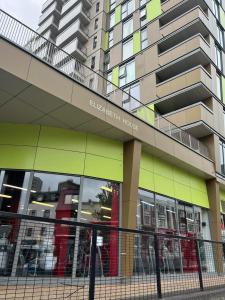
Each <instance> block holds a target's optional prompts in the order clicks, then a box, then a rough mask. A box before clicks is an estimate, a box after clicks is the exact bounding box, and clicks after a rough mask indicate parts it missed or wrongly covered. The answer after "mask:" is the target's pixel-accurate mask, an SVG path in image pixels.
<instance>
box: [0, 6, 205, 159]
mask: <svg viewBox="0 0 225 300" xmlns="http://www.w3.org/2000/svg"><path fill="white" fill-rule="evenodd" d="M0 35H1V36H2V37H3V38H5V39H7V40H9V41H10V42H12V43H14V44H15V45H17V46H18V47H20V48H22V49H23V50H26V51H27V52H29V53H32V55H35V56H36V57H37V58H39V59H41V60H42V61H44V62H46V63H48V64H49V65H50V66H52V67H54V68H55V69H57V70H59V71H61V72H62V73H63V74H65V75H67V76H69V77H70V78H72V79H74V80H76V81H79V82H81V83H82V84H83V85H85V86H87V87H88V88H90V89H92V90H93V91H95V92H96V93H98V94H100V95H101V96H103V97H105V98H107V100H108V101H111V102H113V103H116V105H119V106H120V107H121V108H122V109H123V110H126V111H128V112H129V113H130V114H132V115H134V116H135V117H137V118H139V119H141V120H142V121H144V122H145V123H147V124H149V125H150V126H152V127H154V128H157V129H158V130H160V131H161V132H163V133H165V134H166V135H168V136H170V137H171V138H173V139H174V140H177V141H179V142H180V143H182V144H184V145H185V146H187V147H189V148H190V149H192V150H193V151H195V152H197V153H200V154H201V155H203V156H205V157H207V158H209V152H208V149H207V147H206V146H205V145H204V144H203V143H202V142H200V141H199V140H197V139H196V138H194V137H193V136H191V135H190V134H188V133H187V132H185V131H184V130H182V129H181V128H179V127H177V126H176V125H174V124H173V123H171V122H170V121H168V120H167V119H166V118H164V117H163V116H161V115H160V114H158V113H157V112H155V111H154V110H152V109H151V108H150V107H148V105H147V104H143V103H142V102H141V101H139V100H137V99H135V98H134V97H132V96H131V95H129V94H128V93H127V92H125V91H123V90H122V89H120V88H118V86H116V85H114V84H113V83H112V82H110V81H108V80H106V79H105V78H104V77H103V76H101V75H100V74H98V73H96V72H94V71H93V70H92V69H90V68H88V67H87V66H85V65H84V64H82V63H81V62H79V61H78V60H77V59H76V58H74V57H73V56H71V55H69V54H68V53H66V52H65V51H63V50H62V49H60V48H59V47H57V46H56V45H55V44H53V43H51V42H50V41H47V40H46V39H45V38H44V37H41V36H40V35H39V34H38V33H37V32H35V31H33V30H32V29H30V28H29V27H27V26H26V25H24V24H23V23H21V22H20V21H18V20H16V19H15V18H13V17H12V16H10V15H9V14H7V13H6V12H4V11H3V10H0ZM42 39H43V40H46V44H45V45H46V46H47V49H48V50H47V55H45V56H44V57H43V54H42V55H40V54H39V52H38V51H37V50H36V49H38V47H37V43H43V41H42ZM56 53H57V56H58V57H60V56H62V59H61V60H60V59H59V60H58V61H62V63H60V64H55V63H54V60H53V57H54V56H55V54H56ZM99 83H103V86H104V88H103V89H102V90H101V89H100V88H99ZM106 87H107V88H106ZM109 88H110V90H111V93H110V94H108V93H107V92H106V90H109ZM118 95H119V98H118ZM118 99H119V101H118ZM124 99H128V100H131V101H132V104H133V105H134V104H135V105H134V106H133V107H135V109H132V108H129V107H128V108H126V109H125V108H124V107H123V100H124ZM131 101H130V102H131ZM118 102H119V103H118Z"/></svg>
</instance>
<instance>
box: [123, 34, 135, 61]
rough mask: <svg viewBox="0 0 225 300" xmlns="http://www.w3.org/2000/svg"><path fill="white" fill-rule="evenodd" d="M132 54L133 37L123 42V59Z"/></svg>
mask: <svg viewBox="0 0 225 300" xmlns="http://www.w3.org/2000/svg"><path fill="white" fill-rule="evenodd" d="M132 55H133V38H132V39H130V40H129V41H127V42H125V43H123V60H125V59H127V58H129V57H131V56H132Z"/></svg>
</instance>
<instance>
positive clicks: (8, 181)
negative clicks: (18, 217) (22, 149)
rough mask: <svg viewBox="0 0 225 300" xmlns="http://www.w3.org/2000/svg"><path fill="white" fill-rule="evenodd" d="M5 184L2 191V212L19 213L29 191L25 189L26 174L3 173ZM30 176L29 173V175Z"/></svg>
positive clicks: (0, 196)
mask: <svg viewBox="0 0 225 300" xmlns="http://www.w3.org/2000/svg"><path fill="white" fill-rule="evenodd" d="M0 173H1V176H3V184H2V188H1V191H0V210H2V211H6V212H7V211H8V212H13V213H17V212H18V210H19V206H20V204H21V203H20V202H21V199H22V197H24V194H25V193H26V191H27V189H26V188H24V183H25V172H23V171H1V172H0ZM28 174H29V173H28Z"/></svg>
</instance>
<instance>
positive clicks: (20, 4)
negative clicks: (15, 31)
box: [0, 0, 45, 30]
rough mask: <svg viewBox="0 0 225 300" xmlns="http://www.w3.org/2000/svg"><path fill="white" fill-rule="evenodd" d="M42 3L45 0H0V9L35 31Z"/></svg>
mask: <svg viewBox="0 0 225 300" xmlns="http://www.w3.org/2000/svg"><path fill="white" fill-rule="evenodd" d="M44 2H45V0H0V8H1V9H3V10H5V11H6V12H7V13H9V14H10V15H12V16H13V17H15V18H16V19H19V20H20V21H21V22H22V23H24V24H26V25H27V26H29V27H31V28H32V29H34V30H35V29H37V27H38V19H39V16H40V15H41V6H42V4H43V3H44Z"/></svg>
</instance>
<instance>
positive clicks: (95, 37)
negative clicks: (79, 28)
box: [93, 36, 98, 49]
mask: <svg viewBox="0 0 225 300" xmlns="http://www.w3.org/2000/svg"><path fill="white" fill-rule="evenodd" d="M97 39H98V38H97V36H94V38H93V49H95V48H96V47H97Z"/></svg>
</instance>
